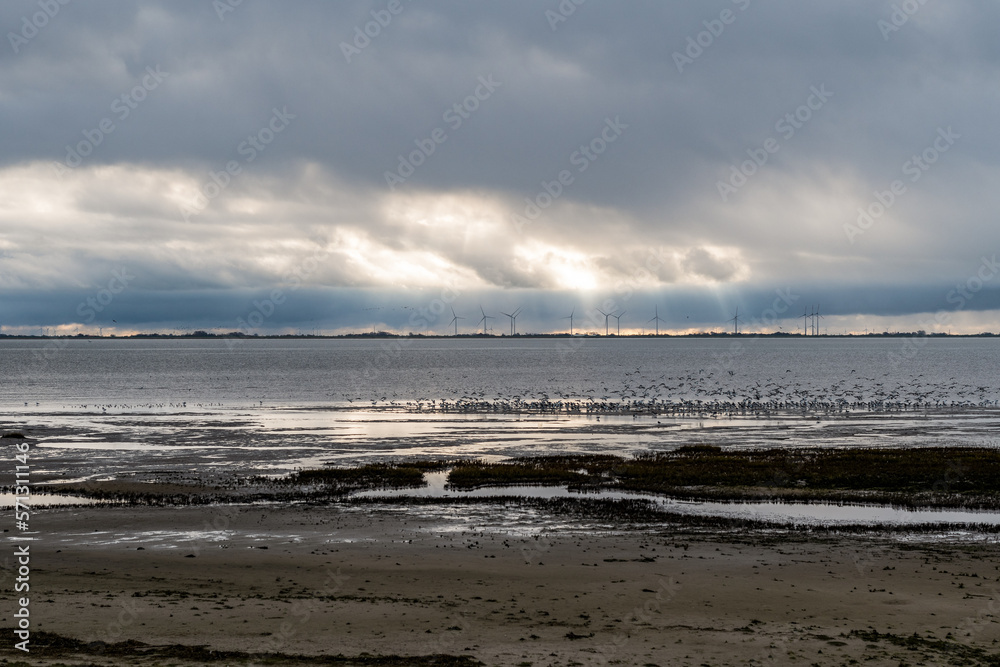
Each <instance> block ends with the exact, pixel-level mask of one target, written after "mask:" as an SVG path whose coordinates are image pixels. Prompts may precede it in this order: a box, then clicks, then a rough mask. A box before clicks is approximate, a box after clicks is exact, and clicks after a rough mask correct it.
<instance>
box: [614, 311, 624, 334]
mask: <svg viewBox="0 0 1000 667" xmlns="http://www.w3.org/2000/svg"><path fill="white" fill-rule="evenodd" d="M627 312H628V311H627V310H623V311H622V312H620V313H619V314H617V315H615V314H614V313H611V317H613V318H615V319H616V320H617V321H618V333H617V335H618V336H621V335H622V315H624V314H625V313H627Z"/></svg>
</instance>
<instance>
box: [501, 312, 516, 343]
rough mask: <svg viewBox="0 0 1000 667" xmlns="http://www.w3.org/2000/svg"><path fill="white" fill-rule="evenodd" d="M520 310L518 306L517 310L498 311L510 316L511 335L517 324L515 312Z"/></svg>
mask: <svg viewBox="0 0 1000 667" xmlns="http://www.w3.org/2000/svg"><path fill="white" fill-rule="evenodd" d="M520 312H521V309H520V308H518V309H517V310H515V311H514V312H513V313H505V312H503V311H500V314H501V315H506V316H507V317H509V318H510V335H511V336H513V335H514V332H515V331H517V324H516V322H517V314H518V313H520Z"/></svg>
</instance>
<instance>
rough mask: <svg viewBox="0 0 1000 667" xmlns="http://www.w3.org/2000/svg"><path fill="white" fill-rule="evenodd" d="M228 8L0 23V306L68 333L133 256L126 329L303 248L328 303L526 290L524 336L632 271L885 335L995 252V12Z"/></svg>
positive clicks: (286, 264) (739, 6)
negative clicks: (422, 293) (805, 299)
mask: <svg viewBox="0 0 1000 667" xmlns="http://www.w3.org/2000/svg"><path fill="white" fill-rule="evenodd" d="M222 2H223V4H222V5H220V3H214V2H211V1H209V0H191V1H185V2H131V3H119V2H100V1H96V2H87V3H83V2H70V3H68V4H65V5H62V4H59V2H58V0H52V1H46V0H43V1H42V2H41V3H39V2H38V0H34V1H32V2H27V1H18V2H8V3H4V4H3V5H2V6H0V28H2V29H3V33H4V35H5V42H4V44H3V45H2V48H0V91H3V92H2V93H0V124H2V125H0V127H3V130H2V131H0V187H2V188H3V189H4V191H5V192H8V193H11V195H12V196H10V197H8V198H7V200H8V203H7V206H6V207H5V209H3V210H0V289H3V290H8V291H9V292H7V294H11V295H12V294H14V293H17V294H22V295H23V294H28V293H31V292H30V290H38V292H37V294H38V298H37V299H36V301H37V302H38V304H41V305H37V306H32V309H29V310H24V308H23V307H21V306H19V308H20V310H19V311H18V312H22V313H27V312H31V313H34V315H33V316H35V317H37V318H38V320H37V321H38V322H42V321H46V322H49V323H64V324H70V323H77V324H79V323H80V320H79V318H78V317H75V316H73V315H72V313H71V314H69V315H66V314H65V312H66V311H65V310H64V309H63V307H62V306H63V304H61V303H59V304H58V306H57V301H58V299H57V298H56V297H55V294H57V293H59V292H60V291H66V290H69V291H70V292H72V291H73V290H84V291H86V290H93V289H96V288H98V287H99V286H100V285H101V283H102V281H104V280H106V276H107V273H108V271H110V270H111V269H112V268H113V267H119V266H128V267H137V269H138V268H139V267H141V269H142V275H143V278H142V279H141V280H139V281H138V282H137V284H138V285H139V286H140V287H135V288H134V289H135V290H136V291H135V292H134V294H139V293H141V292H142V290H148V291H149V294H150V295H151V296H150V298H149V301H148V303H151V304H156V308H160V309H161V311H156V309H155V308H152V307H148V308H147V307H143V308H140V309H139V310H137V311H136V312H141V313H143V315H142V317H144V318H147V319H146V320H145V321H148V322H167V321H178V322H180V321H184V317H183V313H189V317H190V318H192V321H194V318H195V317H196V315H195V314H196V313H197V312H198V310H197V307H195V306H194V305H192V306H191V307H190V308H188V307H187V306H176V307H172V306H170V305H169V295H170V294H171V293H174V294H175V296H176V298H177V299H178V303H191V304H195V303H197V304H205V303H218V304H219V307H220V308H223V306H222V304H224V303H230V302H232V303H235V302H238V301H239V300H240V299H241V298H242V297H239V296H235V295H237V294H241V293H240V292H239V290H241V289H248V288H249V289H258V288H259V289H265V290H266V289H268V288H270V287H275V286H279V287H280V286H281V285H287V283H288V275H289V272H290V271H293V270H294V269H295V267H296V266H301V265H302V263H303V262H304V261H305V260H306V258H308V257H311V256H314V255H317V254H320V255H321V256H322V257H324V261H323V263H322V266H321V268H317V269H316V270H315V271H312V272H310V273H309V275H308V277H307V281H308V282H309V284H310V287H311V288H314V289H317V290H320V291H323V290H329V294H332V295H340V296H337V297H336V298H346V297H344V296H343V295H344V294H345V293H344V292H342V291H339V290H343V289H346V288H351V289H363V290H369V291H361V292H356V293H357V294H366V295H367V296H366V298H367V299H368V300H369V301H373V302H376V301H379V302H380V300H382V299H390V300H391V299H393V298H397V297H398V295H399V294H400V293H401V290H402V291H404V292H405V290H407V289H428V290H431V291H432V293H433V290H440V289H441V288H443V287H445V286H448V285H454V284H459V285H462V286H463V288H464V291H465V293H469V292H471V291H477V292H481V293H483V294H484V295H487V294H492V300H493V301H501V300H503V299H505V298H507V297H506V296H505V294H507V293H506V292H505V291H504V290H526V291H525V292H524V294H526V295H528V296H527V297H526V298H527V299H528V300H529V301H530V302H531V304H532V305H531V308H530V310H531V312H537V313H538V323H537V326H538V327H543V326H544V325H543V322H544V320H545V317H544V311H546V309H549V308H551V309H553V312H555V311H558V312H561V311H562V310H565V309H566V308H565V305H566V304H570V303H571V302H575V303H579V304H581V305H582V304H583V302H584V301H585V300H587V301H589V302H591V303H599V302H601V300H603V299H608V298H615V295H617V296H619V297H620V296H621V290H620V288H621V285H622V284H634V290H635V291H637V292H642V293H644V294H645V293H648V294H662V295H663V299H664V301H666V300H668V299H672V300H676V301H678V302H684V300H685V299H687V298H688V296H686V295H691V294H695V295H706V294H707V295H708V296H707V297H705V298H707V299H708V301H709V305H708V306H702V307H701V308H700V309H694V308H688V309H689V310H692V311H695V313H694V314H695V317H696V318H697V320H698V321H699V322H702V323H708V322H712V321H714V320H715V319H717V318H718V317H719V316H720V315H721V314H723V313H721V312H718V313H717V312H715V311H716V310H720V309H721V310H726V311H728V310H729V305H728V303H726V304H725V306H724V307H723V306H717V305H715V304H717V303H722V302H724V301H726V300H727V299H732V300H734V305H735V301H738V300H739V299H742V298H746V299H750V297H749V296H746V297H744V296H743V295H751V294H754V293H757V294H767V293H769V292H772V291H773V290H774V289H778V288H781V287H785V286H794V285H820V284H821V285H824V292H823V294H822V298H823V300H824V302H826V303H828V304H829V308H830V309H831V310H830V311H829V312H831V314H833V313H834V312H835V311H837V312H838V313H839V312H840V311H842V313H843V315H844V316H845V317H847V316H850V315H857V314H863V313H866V312H868V311H869V310H874V309H876V308H879V309H881V310H880V311H879V312H881V313H883V314H885V315H887V316H888V315H897V316H902V315H907V314H917V313H924V312H933V311H934V310H935V309H936V308H938V307H939V305H938V302H939V301H940V300H941V298H942V295H944V294H947V293H948V290H949V289H951V288H952V287H953V286H954V284H955V283H956V281H962V280H965V279H966V278H967V277H968V276H969V275H971V274H970V272H974V271H975V270H976V267H977V266H978V264H979V263H980V260H981V258H982V256H983V254H984V253H986V254H987V256H989V255H990V254H991V253H992V252H993V249H995V248H996V247H997V246H998V245H1000V232H998V231H997V228H996V225H995V224H994V220H993V217H994V216H993V213H992V212H993V211H995V210H996V208H997V205H998V204H1000V202H998V201H997V194H996V189H995V188H993V187H991V184H992V183H993V182H994V180H995V177H996V176H997V159H996V155H998V154H1000V151H998V148H1000V146H998V133H997V130H996V125H995V123H994V122H993V118H992V115H993V114H992V111H993V110H994V109H996V108H997V102H998V99H997V96H998V95H1000V86H997V85H996V84H997V78H998V74H997V72H998V71H1000V69H998V67H997V65H998V60H1000V47H998V45H997V43H996V40H995V37H994V35H993V31H992V30H991V28H992V27H993V26H995V25H996V24H997V19H998V18H1000V8H998V7H995V6H992V5H985V6H984V5H981V4H977V3H971V2H955V3H947V4H944V3H926V4H923V5H921V4H919V3H916V2H910V3H904V2H896V3H892V2H874V3H872V2H862V1H861V0H848V1H845V2H839V3H820V4H816V3H809V4H803V3H796V2H791V1H790V0H789V1H783V2H763V1H761V0H716V1H713V2H707V3H687V2H666V3H665V2H653V1H651V0H650V1H648V2H635V3H629V4H628V5H627V6H623V5H621V4H620V3H610V2H599V1H598V0H589V1H588V2H585V3H583V4H581V5H578V6H577V5H574V4H572V3H567V2H564V3H559V2H540V3H539V2H529V1H527V0H524V1H511V2H504V3H483V2H476V3H470V2H458V1H454V2H435V3H420V2H412V1H410V0H399V3H398V4H396V3H390V2H389V0H372V1H371V2H358V3H328V2H318V1H316V2H295V3H278V2H264V1H262V0H258V1H253V0H245V1H244V2H242V3H239V4H238V5H236V6H235V7H230V8H231V10H232V11H222V10H220V9H219V8H220V6H222V7H228V6H229V5H226V4H225V0H222ZM571 6H573V7H576V9H575V10H573V11H572V13H569V12H567V8H568V7H571ZM560 7H562V9H560ZM901 7H904V8H906V9H907V10H910V11H909V13H907V12H906V11H903V10H902V9H900V8H901ZM53 8H55V9H53ZM390 9H391V10H392V11H390ZM901 11H902V13H900V12H901ZM39 12H42V13H43V15H44V16H43V18H38V17H37V15H38V13H39ZM46 12H47V13H46ZM373 12H374V13H373ZM564 14H568V15H564ZM366 30H367V31H368V32H369V35H365V34H364V33H365V31H366ZM942 136H946V137H949V139H948V141H946V142H944V143H942V141H941V137H942ZM945 145H946V148H945ZM59 164H61V165H62V166H61V167H59V166H57V165H59ZM387 172H388V173H389V174H391V176H389V177H388V178H389V181H391V183H387ZM390 186H391V187H390ZM865 215H867V217H865ZM516 216H520V219H521V221H524V222H526V223H527V224H515V223H517V220H518V218H517V217H516ZM650 255H655V256H656V257H657V258H658V259H657V260H656V261H655V262H653V263H650V262H649V261H648V256H650ZM868 285H871V286H883V287H881V288H875V287H872V288H868V287H865V286H868ZM991 286H992V285H991ZM630 289H631V288H630ZM868 289H870V290H871V292H869V291H865V290H868ZM18 290H29V292H18ZM202 290H207V291H206V292H205V294H207V295H211V296H210V298H209V297H208V296H206V297H205V298H204V299H203V298H202V297H200V296H198V295H199V294H201V291H202ZM567 290H577V294H576V296H574V297H572V298H569V297H567V296H566V294H567ZM579 290H587V292H586V295H585V296H584V295H582V294H581V293H580V292H579ZM230 291H232V294H229V295H228V296H227V294H228V293H229V292H230ZM890 293H891V294H893V295H896V297H898V298H895V297H894V298H888V297H886V296H885V295H886V294H890ZM984 293H985V292H984ZM351 294H355V292H351ZM719 294H724V295H727V296H726V297H725V298H724V299H723V298H720V297H719V296H718V295H719ZM873 294H874V296H873ZM880 294H881V295H880ZM902 294H905V295H907V296H906V297H905V298H903V296H900V295H902ZM817 296H819V295H817ZM161 297H162V298H161ZM5 298H7V297H6V296H5ZM10 298H13V296H11V297H10ZM652 301H653V300H652V299H651V300H650V304H652ZM48 302H51V303H52V308H51V309H50V310H49V311H46V309H45V306H44V304H45V303H48ZM124 302H125V301H123V303H124ZM986 302H989V300H987V299H982V298H981V299H979V300H978V301H977V302H976V305H975V306H974V307H973V306H970V309H975V310H981V309H984V308H985V306H982V305H981V304H982V303H986ZM129 303H131V302H129ZM352 303H353V302H352ZM900 304H903V305H900ZM198 307H200V306H198ZM571 307H572V306H571ZM743 307H744V308H745V309H748V310H749V309H751V308H752V307H753V306H752V305H751V303H749V302H747V303H745V304H744V306H743ZM136 308H139V306H138V305H136ZM225 308H228V310H226V312H227V313H228V312H230V311H231V310H232V308H231V307H229V306H226V307H225ZM225 308H224V310H225ZM237 310H238V309H237ZM348 310H349V309H348ZM710 311H711V312H710ZM45 312H48V313H49V315H48V319H47V320H46V319H45V316H44V315H43V314H44V313H45ZM157 312H160V316H157ZM285 312H291V311H285ZM345 312H348V311H345ZM230 314H231V313H230ZM529 314H530V313H529ZM25 317H27V316H23V317H21V318H20V319H21V320H24V319H25ZM227 317H228V315H227ZM282 317H289V316H282ZM689 317H690V315H687V314H686V315H685V317H684V318H681V320H680V321H679V322H676V323H675V324H676V325H677V326H679V327H683V326H685V325H686V320H688V319H689ZM29 319H30V318H29ZM209 319H210V318H209ZM309 319H317V318H306V320H307V321H308V320H309ZM335 319H336V318H332V319H330V322H331V325H332V324H333V323H334V320H335ZM274 322H277V320H274ZM25 324H29V322H27V320H25ZM135 324H136V325H137V326H138V325H139V324H140V322H139V320H138V319H136V320H135ZM386 324H387V325H390V324H392V323H390V322H386ZM344 326H349V325H348V324H347V323H346V322H345V324H344ZM393 326H395V325H393ZM551 326H555V325H551Z"/></svg>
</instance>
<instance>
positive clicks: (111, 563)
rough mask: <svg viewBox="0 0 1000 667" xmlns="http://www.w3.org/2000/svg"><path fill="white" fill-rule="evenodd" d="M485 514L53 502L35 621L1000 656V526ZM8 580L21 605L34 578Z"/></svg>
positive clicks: (161, 637) (693, 652)
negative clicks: (977, 530) (974, 534)
mask: <svg viewBox="0 0 1000 667" xmlns="http://www.w3.org/2000/svg"><path fill="white" fill-rule="evenodd" d="M470 511H471V510H470ZM480 511H481V512H482V516H483V517H487V518H488V516H489V513H490V511H496V512H500V511H502V510H500V509H499V508H497V509H495V510H490V509H489V508H483V509H481V510H480ZM476 523H477V522H476V521H474V520H473V521H464V522H463V521H449V520H447V519H445V518H442V517H439V516H433V515H432V514H429V513H412V512H406V511H405V508H400V507H386V506H377V505H375V506H365V507H355V508H345V507H343V506H328V507H317V506H306V505H294V506H286V507H275V506H267V507H261V506H232V507H226V506H217V507H185V508H115V507H90V508H59V509H49V510H44V511H38V512H36V513H35V517H34V522H33V526H34V527H37V528H38V530H39V539H38V540H37V541H36V542H35V543H34V544H33V546H32V562H31V566H32V573H31V586H32V590H31V600H32V602H31V605H32V606H31V610H32V623H33V625H32V628H33V630H35V631H47V632H51V633H56V634H58V635H60V636H63V637H70V638H76V639H80V640H83V641H85V642H100V641H103V642H108V643H114V642H122V641H125V640H136V641H138V642H142V643H144V644H148V645H153V646H160V647H163V646H170V645H177V644H180V645H188V646H190V645H206V646H207V647H209V648H211V649H216V650H221V651H234V652H235V651H239V652H247V653H265V652H276V653H281V654H285V655H287V656H295V655H304V656H331V655H344V656H360V655H361V654H365V653H367V654H371V655H374V656H394V655H395V656H422V655H431V654H445V655H453V656H460V655H465V656H470V657H471V658H473V659H475V660H478V661H480V662H481V663H483V664H487V665H528V664H530V665H573V664H583V665H600V664H621V665H663V666H666V665H671V666H673V665H691V666H700V665H746V664H760V665H763V664H769V665H784V664H800V665H812V664H820V665H840V664H850V663H851V661H854V660H856V661H858V662H860V663H863V664H872V665H893V666H894V667H895V666H897V665H899V664H901V663H905V664H914V665H915V664H920V663H923V664H947V663H948V662H949V660H952V659H964V660H966V661H967V662H965V663H963V664H994V663H990V662H989V661H988V657H987V656H988V655H993V656H995V655H998V654H1000V649H998V646H1000V644H998V643H997V641H998V639H1000V625H998V622H997V619H996V618H994V616H993V614H994V612H998V613H1000V558H998V555H1000V554H998V550H1000V547H998V545H997V544H996V543H995V542H994V540H995V537H992V536H991V537H989V538H988V539H987V538H986V537H983V538H982V539H981V540H972V541H965V542H961V543H950V542H942V541H934V540H932V539H930V538H928V537H926V536H925V537H920V538H914V539H911V540H908V539H907V538H905V537H903V536H894V537H874V536H860V535H855V536H829V535H814V536H805V535H801V534H796V533H787V532H776V533H769V534H764V533H744V534H739V533H721V532H692V531H690V530H688V531H683V530H681V529H679V528H672V527H669V526H652V527H649V526H647V527H644V528H641V529H638V528H637V529H634V530H627V529H625V530H614V531H611V530H600V529H592V530H590V531H586V532H583V531H579V532H574V531H573V530H572V529H571V528H566V527H565V526H564V527H563V528H562V529H560V530H553V531H552V532H546V533H542V534H541V535H540V536H539V535H536V536H535V537H532V536H531V535H530V534H527V533H526V532H524V531H511V530H499V529H497V528H496V527H495V526H494V527H490V528H483V525H488V524H489V521H488V520H486V519H484V520H483V521H482V522H479V525H475V524H476ZM5 537H8V539H9V538H10V537H11V535H10V534H8V535H5ZM265 547H266V548H265ZM9 550H10V551H11V552H12V551H13V547H12V546H11V547H10V549H9ZM0 560H2V559H0ZM9 563H10V561H9V560H8V561H3V564H4V565H5V566H8V567H9ZM2 573H3V575H4V585H3V586H2V587H0V598H3V604H4V607H5V608H7V609H12V608H13V605H14V593H13V590H12V589H13V574H12V572H11V570H10V569H4V570H3V571H2ZM9 618H10V617H9V615H8V621H7V627H10V625H11V621H10V620H9ZM874 632H877V633H878V635H877V636H876V635H875V634H873V633H874ZM5 644H6V645H5V646H4V647H3V649H2V653H0V658H5V659H7V660H10V661H16V660H22V661H27V664H38V665H47V664H56V663H63V664H99V665H104V664H108V665H112V664H115V665H117V664H122V665H124V664H177V665H186V664H206V662H207V661H204V660H203V661H201V662H199V661H198V660H187V659H183V658H175V657H172V658H170V659H169V660H163V659H162V656H159V657H158V655H157V653H156V650H146V649H144V650H143V651H144V652H145V653H148V655H138V654H132V655H127V656H123V655H115V654H114V651H110V650H107V649H105V650H103V651H102V650H101V649H102V646H101V645H100V644H94V645H93V647H92V648H91V649H88V651H86V652H77V651H72V650H65V649H64V650H62V651H55V650H50V651H46V650H45V649H43V648H42V647H40V646H37V645H36V646H34V647H33V650H32V653H31V654H29V655H28V656H25V655H24V654H23V653H21V652H19V651H14V650H12V649H11V648H10V645H9V643H7V642H5ZM130 650H131V649H130ZM256 662H257V661H256V660H254V659H253V658H252V657H251V658H247V659H244V658H241V657H233V656H229V657H222V658H221V659H219V660H216V661H215V662H214V663H213V664H256ZM285 664H307V663H305V662H302V661H296V660H292V659H290V658H289V659H287V660H286V661H285ZM368 664H379V663H377V662H374V663H371V662H370V663H368ZM397 664H406V662H405V661H404V662H399V663H397ZM470 664H471V663H470Z"/></svg>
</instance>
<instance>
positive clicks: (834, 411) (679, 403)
mask: <svg viewBox="0 0 1000 667" xmlns="http://www.w3.org/2000/svg"><path fill="white" fill-rule="evenodd" d="M791 372H792V371H791V370H790V369H789V370H787V371H785V373H784V374H782V375H785V374H789V373H791ZM856 373H857V372H856V371H852V372H851V379H850V380H843V381H839V382H835V383H833V384H832V385H830V386H814V385H809V384H807V383H806V382H803V381H801V380H791V379H789V380H788V381H782V380H781V379H770V380H767V381H764V382H762V381H752V382H750V383H746V384H742V385H737V384H735V383H734V382H732V379H733V378H732V376H733V374H732V372H727V374H726V375H722V374H717V373H712V372H711V371H705V370H701V371H699V372H697V373H688V374H686V375H682V376H676V377H668V376H667V375H666V374H663V375H660V376H659V377H657V378H645V377H643V375H642V372H641V369H636V370H635V371H628V372H625V373H624V376H623V378H622V380H621V384H620V385H619V386H614V385H613V384H612V385H609V383H606V382H598V383H597V384H596V385H594V386H591V387H589V388H586V389H581V390H580V391H579V392H578V393H576V394H575V395H574V394H573V393H571V392H567V391H565V390H562V391H552V392H551V394H550V393H549V392H545V391H516V390H511V391H508V392H506V393H504V392H496V393H491V394H489V395H487V393H486V392H485V391H467V392H465V393H464V394H463V395H461V396H455V397H453V398H428V397H423V398H418V399H413V400H398V398H399V397H398V396H396V395H393V398H391V399H390V398H388V397H387V396H386V395H384V392H379V393H378V394H372V397H371V398H369V399H367V401H370V406H371V407H373V408H379V407H384V408H399V409H403V410H406V411H411V412H458V413H495V414H511V413H550V414H587V415H602V414H609V415H632V416H633V417H639V416H660V415H662V416H665V417H715V418H721V417H734V416H740V417H746V416H751V417H768V416H770V415H772V414H780V413H795V412H803V413H810V414H825V415H840V416H850V414H851V413H853V412H856V413H866V412H867V413H902V412H927V411H931V410H935V411H940V410H949V411H951V410H961V409H969V408H990V407H998V406H1000V400H998V399H997V398H996V396H997V393H996V391H995V390H994V388H991V387H986V386H965V385H960V384H959V382H958V381H957V380H956V379H955V378H954V377H952V378H949V379H948V380H945V381H941V382H925V381H923V380H921V378H922V377H923V376H922V375H921V376H917V377H916V378H909V379H907V380H905V381H897V382H895V383H890V381H889V380H888V379H886V378H884V379H881V380H880V379H878V378H876V377H862V376H858V375H857V374H856ZM727 378H728V379H729V381H726V379H727ZM552 381H553V382H555V378H553V379H552ZM376 396H378V397H376ZM343 397H344V398H345V399H347V400H348V401H349V402H350V403H352V404H354V403H361V404H365V403H366V399H365V398H364V397H363V396H357V395H355V396H353V397H352V396H349V395H347V394H344V395H343Z"/></svg>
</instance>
